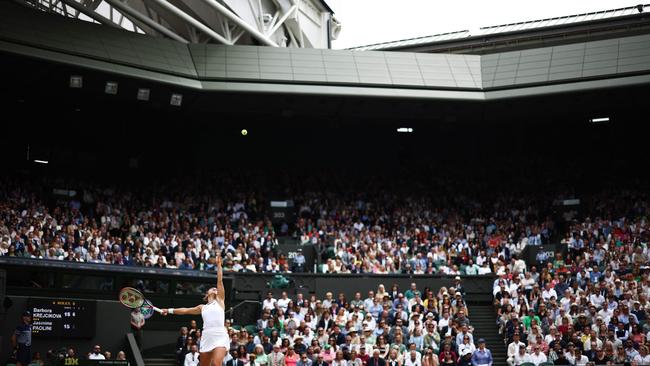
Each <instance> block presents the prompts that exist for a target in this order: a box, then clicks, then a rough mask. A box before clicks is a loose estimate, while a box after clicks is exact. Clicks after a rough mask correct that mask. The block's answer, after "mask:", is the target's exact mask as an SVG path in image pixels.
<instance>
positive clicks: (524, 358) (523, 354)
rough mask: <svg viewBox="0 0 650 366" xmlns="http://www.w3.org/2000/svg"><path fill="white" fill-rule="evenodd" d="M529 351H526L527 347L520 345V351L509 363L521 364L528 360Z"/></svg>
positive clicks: (512, 364)
mask: <svg viewBox="0 0 650 366" xmlns="http://www.w3.org/2000/svg"><path fill="white" fill-rule="evenodd" d="M527 359H528V353H526V347H519V351H518V352H517V354H515V356H514V357H513V358H512V361H510V359H508V365H510V366H519V365H521V364H522V363H524V362H528V361H527Z"/></svg>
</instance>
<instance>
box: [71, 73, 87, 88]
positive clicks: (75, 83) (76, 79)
mask: <svg viewBox="0 0 650 366" xmlns="http://www.w3.org/2000/svg"><path fill="white" fill-rule="evenodd" d="M83 85H84V78H83V77H82V76H79V75H72V76H70V87H71V88H75V89H79V88H81V87H83Z"/></svg>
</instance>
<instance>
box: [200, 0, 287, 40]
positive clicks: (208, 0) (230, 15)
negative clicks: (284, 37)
mask: <svg viewBox="0 0 650 366" xmlns="http://www.w3.org/2000/svg"><path fill="white" fill-rule="evenodd" d="M203 1H204V2H205V3H206V4H208V5H210V6H211V7H212V8H213V9H214V10H216V11H217V12H219V13H220V14H222V15H223V16H225V17H226V18H228V19H230V20H231V21H233V22H234V23H235V24H237V25H238V26H240V27H241V28H242V29H244V30H246V31H247V32H248V33H250V34H251V35H252V36H253V37H254V38H255V39H257V40H258V41H260V42H262V43H263V44H265V45H267V46H271V47H278V44H277V43H275V42H273V41H272V40H271V39H270V38H268V37H267V36H266V35H264V34H263V33H261V32H260V31H258V30H257V29H255V28H254V27H252V26H251V25H250V24H248V23H246V22H245V21H243V20H241V18H239V17H238V16H237V14H235V13H233V12H232V11H230V10H229V9H228V8H226V7H225V6H223V5H221V4H220V3H218V2H217V0H203Z"/></svg>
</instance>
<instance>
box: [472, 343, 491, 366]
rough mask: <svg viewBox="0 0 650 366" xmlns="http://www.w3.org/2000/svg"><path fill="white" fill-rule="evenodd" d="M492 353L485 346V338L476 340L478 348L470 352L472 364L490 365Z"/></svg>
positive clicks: (476, 365) (477, 365)
mask: <svg viewBox="0 0 650 366" xmlns="http://www.w3.org/2000/svg"><path fill="white" fill-rule="evenodd" d="M492 361H493V360H492V353H491V352H490V350H489V349H487V348H485V339H483V338H481V339H479V340H478V349H477V350H476V351H475V352H474V353H473V354H472V366H492Z"/></svg>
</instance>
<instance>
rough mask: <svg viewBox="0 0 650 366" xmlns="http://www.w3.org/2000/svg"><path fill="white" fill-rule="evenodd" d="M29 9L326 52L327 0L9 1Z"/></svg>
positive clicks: (196, 37) (171, 34) (169, 34)
mask: <svg viewBox="0 0 650 366" xmlns="http://www.w3.org/2000/svg"><path fill="white" fill-rule="evenodd" d="M13 1H14V2H16V3H18V4H22V5H25V6H28V7H31V8H33V9H36V10H39V11H43V12H46V13H51V14H56V15H59V16H63V17H66V18H72V19H79V20H83V21H87V22H91V23H95V24H101V25H104V26H106V27H111V28H117V29H124V30H128V31H131V32H135V33H140V34H148V35H150V36H154V37H160V38H168V39H173V40H176V41H179V42H182V43H218V44H226V45H234V44H237V45H264V46H270V47H298V48H330V45H331V41H332V40H333V39H336V36H337V35H338V32H339V30H340V24H339V23H338V21H337V20H336V19H335V18H334V16H333V14H334V12H333V11H332V9H331V8H330V7H329V6H328V5H327V3H326V2H325V0H300V1H296V0H13Z"/></svg>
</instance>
